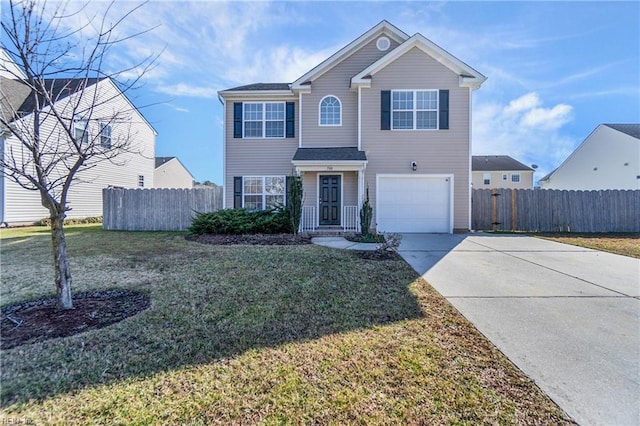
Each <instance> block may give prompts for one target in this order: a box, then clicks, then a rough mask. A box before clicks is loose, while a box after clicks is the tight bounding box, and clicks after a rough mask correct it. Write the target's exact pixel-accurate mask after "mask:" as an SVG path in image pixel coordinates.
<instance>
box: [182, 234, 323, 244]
mask: <svg viewBox="0 0 640 426" xmlns="http://www.w3.org/2000/svg"><path fill="white" fill-rule="evenodd" d="M185 238H186V239H187V240H189V241H195V242H198V243H202V244H214V245H269V246H272V245H278V246H288V245H301V244H311V237H309V236H308V235H299V234H298V235H293V234H247V235H238V234H205V235H187V236H186V237H185Z"/></svg>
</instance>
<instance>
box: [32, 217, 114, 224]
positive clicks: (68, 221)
mask: <svg viewBox="0 0 640 426" xmlns="http://www.w3.org/2000/svg"><path fill="white" fill-rule="evenodd" d="M85 223H102V216H93V217H85V218H81V219H65V220H64V224H65V225H82V224H85ZM33 226H51V219H50V218H48V217H45V218H43V219H40V220H38V221H36V222H33Z"/></svg>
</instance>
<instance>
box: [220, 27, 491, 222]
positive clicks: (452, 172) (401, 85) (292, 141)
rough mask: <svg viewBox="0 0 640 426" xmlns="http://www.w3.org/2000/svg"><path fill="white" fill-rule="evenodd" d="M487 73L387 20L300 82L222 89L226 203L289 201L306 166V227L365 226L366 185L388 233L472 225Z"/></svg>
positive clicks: (254, 205) (376, 215) (261, 205)
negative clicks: (480, 100) (474, 122)
mask: <svg viewBox="0 0 640 426" xmlns="http://www.w3.org/2000/svg"><path fill="white" fill-rule="evenodd" d="M485 79H486V78H485V77H484V76H483V75H482V74H480V73H479V72H478V71H476V70H475V69H473V68H471V67H470V66H468V65H467V64H465V63H464V62H462V61H460V60H459V59H457V58H455V57H454V56H452V55H451V54H450V53H448V52H447V51H445V50H444V49H442V48H441V47H439V46H437V45H435V44H434V43H433V42H431V41H430V40H428V39H426V38H425V37H424V36H422V35H421V34H415V35H413V36H411V37H410V36H408V35H407V34H405V33H404V32H402V31H400V30H399V29H398V28H396V27H395V26H393V25H391V24H390V23H388V22H386V21H382V22H380V23H379V24H378V25H376V26H375V27H373V28H371V29H370V30H369V31H367V32H366V33H364V34H363V35H361V36H360V37H358V38H357V39H355V40H354V41H352V42H351V43H349V44H348V45H346V46H345V47H344V48H342V49H340V50H339V51H338V52H336V53H335V54H334V55H332V56H331V57H329V58H328V59H327V60H325V61H324V62H322V63H320V64H319V65H318V66H316V67H315V68H313V69H312V70H310V71H309V72H307V73H306V74H305V75H303V76H302V77H300V78H299V79H297V80H296V81H294V82H293V83H256V84H250V85H246V86H240V87H235V88H232V89H228V90H223V91H221V92H219V95H220V100H221V102H222V103H223V109H224V123H225V126H224V191H225V196H224V203H225V207H227V208H231V207H244V208H247V209H265V208H270V207H273V206H275V205H278V204H283V203H285V202H286V199H285V198H286V177H287V176H288V175H290V174H292V173H295V174H299V175H300V176H302V181H303V188H304V202H303V218H302V222H303V223H302V229H303V230H309V231H314V230H318V229H319V228H320V229H322V228H325V229H327V228H329V229H332V228H340V229H348V230H359V228H358V217H359V211H360V207H361V206H362V203H363V201H364V200H365V198H366V194H367V193H368V194H369V199H370V203H371V205H372V206H373V215H374V218H373V224H375V225H374V226H375V228H376V230H377V231H379V232H453V230H454V229H460V230H467V229H469V228H470V195H471V193H470V186H471V185H470V183H471V176H470V170H471V150H470V147H471V143H470V138H471V132H470V123H471V108H470V105H471V95H472V92H473V90H475V89H477V88H479V87H480V85H481V84H482V83H483V82H484V81H485Z"/></svg>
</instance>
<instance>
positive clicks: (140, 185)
mask: <svg viewBox="0 0 640 426" xmlns="http://www.w3.org/2000/svg"><path fill="white" fill-rule="evenodd" d="M138 188H144V175H138Z"/></svg>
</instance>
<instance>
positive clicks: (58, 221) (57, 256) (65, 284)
mask: <svg viewBox="0 0 640 426" xmlns="http://www.w3.org/2000/svg"><path fill="white" fill-rule="evenodd" d="M63 226H64V214H61V215H56V217H51V242H52V243H53V269H54V270H55V274H56V296H57V304H56V307H57V309H64V310H66V309H73V302H72V300H71V269H70V268H69V257H68V256H67V241H66V239H65V236H64V227H63Z"/></svg>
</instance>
